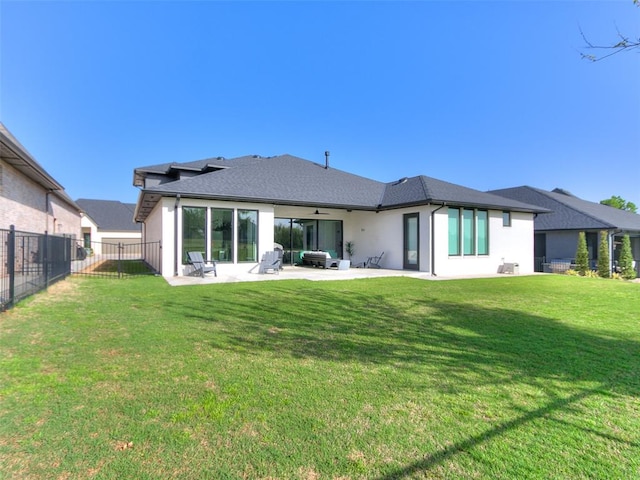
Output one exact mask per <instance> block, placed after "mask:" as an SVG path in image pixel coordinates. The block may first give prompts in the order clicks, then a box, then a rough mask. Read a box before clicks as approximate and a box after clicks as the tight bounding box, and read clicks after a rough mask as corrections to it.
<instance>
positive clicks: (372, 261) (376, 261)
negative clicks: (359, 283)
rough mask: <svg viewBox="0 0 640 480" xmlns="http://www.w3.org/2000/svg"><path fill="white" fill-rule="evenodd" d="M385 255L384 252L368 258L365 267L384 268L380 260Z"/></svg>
mask: <svg viewBox="0 0 640 480" xmlns="http://www.w3.org/2000/svg"><path fill="white" fill-rule="evenodd" d="M383 255H384V252H382V253H381V254H380V256H378V257H369V258H367V261H366V262H364V268H382V267H381V266H380V261H381V260H382V256H383Z"/></svg>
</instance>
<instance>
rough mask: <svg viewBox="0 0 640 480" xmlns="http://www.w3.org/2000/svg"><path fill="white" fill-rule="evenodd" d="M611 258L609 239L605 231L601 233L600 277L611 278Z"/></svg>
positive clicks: (599, 251) (599, 248)
mask: <svg viewBox="0 0 640 480" xmlns="http://www.w3.org/2000/svg"><path fill="white" fill-rule="evenodd" d="M610 258H611V257H610V256H609V239H608V234H607V232H606V231H605V230H603V231H601V232H600V246H599V247H598V275H599V276H601V277H602V278H610V277H611V265H610V260H609V259H610Z"/></svg>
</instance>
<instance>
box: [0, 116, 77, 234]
mask: <svg viewBox="0 0 640 480" xmlns="http://www.w3.org/2000/svg"><path fill="white" fill-rule="evenodd" d="M11 225H14V226H15V228H16V230H21V231H27V232H34V233H44V232H47V233H49V234H56V235H71V236H73V237H75V238H80V232H81V229H80V208H79V207H78V205H76V203H75V202H74V201H73V200H72V199H71V198H70V197H69V196H68V195H67V193H66V192H65V191H64V187H63V186H62V185H60V183H58V182H57V181H56V180H55V179H54V178H53V177H52V176H51V175H49V173H47V171H46V170H45V169H44V168H42V166H41V165H40V164H39V163H38V162H37V161H36V160H35V159H34V158H33V157H32V156H31V155H30V154H29V152H27V150H26V149H25V148H24V147H23V146H22V145H21V144H20V142H18V140H16V138H15V137H14V136H13V135H12V134H11V133H10V132H9V130H7V128H6V127H5V126H4V125H3V124H2V123H1V122H0V229H8V228H9V226H11Z"/></svg>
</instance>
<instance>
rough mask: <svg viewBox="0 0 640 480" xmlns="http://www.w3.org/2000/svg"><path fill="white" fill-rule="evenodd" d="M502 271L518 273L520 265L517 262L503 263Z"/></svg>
mask: <svg viewBox="0 0 640 480" xmlns="http://www.w3.org/2000/svg"><path fill="white" fill-rule="evenodd" d="M502 273H510V274H512V275H518V274H519V273H520V265H519V264H517V263H507V262H505V263H504V264H503V265H502Z"/></svg>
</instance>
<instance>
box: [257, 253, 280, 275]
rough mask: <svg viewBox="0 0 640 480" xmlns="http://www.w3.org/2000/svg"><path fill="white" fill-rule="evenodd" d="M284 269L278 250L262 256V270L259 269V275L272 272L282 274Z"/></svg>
mask: <svg viewBox="0 0 640 480" xmlns="http://www.w3.org/2000/svg"><path fill="white" fill-rule="evenodd" d="M281 267H282V259H281V257H280V253H279V252H278V251H276V250H273V251H270V252H265V253H264V255H263V256H262V260H260V268H259V269H258V273H267V272H268V271H269V270H271V272H272V273H277V274H279V273H280V268H281Z"/></svg>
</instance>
